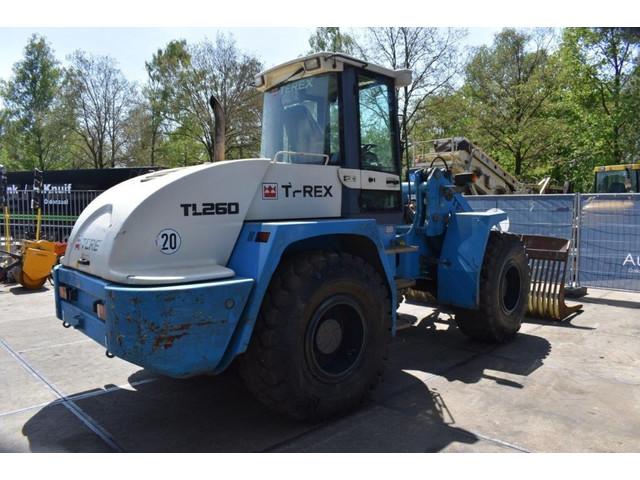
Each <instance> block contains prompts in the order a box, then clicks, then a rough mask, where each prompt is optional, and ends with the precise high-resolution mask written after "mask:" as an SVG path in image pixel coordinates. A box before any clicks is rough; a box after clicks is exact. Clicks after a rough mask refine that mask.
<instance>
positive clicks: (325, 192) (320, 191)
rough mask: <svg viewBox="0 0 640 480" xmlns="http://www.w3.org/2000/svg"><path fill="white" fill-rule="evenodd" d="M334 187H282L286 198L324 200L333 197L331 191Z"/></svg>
mask: <svg viewBox="0 0 640 480" xmlns="http://www.w3.org/2000/svg"><path fill="white" fill-rule="evenodd" d="M332 188H333V185H302V186H301V187H300V188H294V187H293V185H291V184H289V185H282V189H283V190H284V196H285V197H286V198H300V197H302V198H324V197H333V193H331V189H332Z"/></svg>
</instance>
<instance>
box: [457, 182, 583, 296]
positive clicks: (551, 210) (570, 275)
mask: <svg viewBox="0 0 640 480" xmlns="http://www.w3.org/2000/svg"><path fill="white" fill-rule="evenodd" d="M465 199H466V200H467V202H469V205H471V208H473V209H474V210H476V211H482V210H489V209H491V208H499V209H500V210H503V211H504V212H506V213H507V215H508V216H509V231H510V232H513V233H519V234H521V235H545V236H548V237H557V238H566V239H567V240H574V243H575V235H576V233H575V226H576V196H575V195H572V194H568V195H477V196H471V195H469V196H466V197H465ZM576 262H577V257H576V249H575V248H573V247H572V248H571V250H570V252H569V258H568V260H567V276H566V281H567V283H569V284H575V283H576Z"/></svg>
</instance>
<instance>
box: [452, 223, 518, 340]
mask: <svg viewBox="0 0 640 480" xmlns="http://www.w3.org/2000/svg"><path fill="white" fill-rule="evenodd" d="M529 283H530V274H529V265H528V259H527V255H526V253H525V249H524V245H523V244H522V242H521V241H520V239H519V238H518V237H517V236H516V235H512V234H507V233H501V232H496V231H492V232H491V233H490V234H489V242H488V244H487V248H486V251H485V256H484V262H483V264H482V270H481V273H480V308H479V309H478V310H463V309H458V310H456V322H457V323H458V327H459V328H460V330H461V331H462V333H464V334H465V335H467V336H468V337H471V338H473V339H475V340H480V341H484V342H499V343H501V342H506V341H508V340H510V339H511V338H513V336H514V335H515V334H516V333H517V332H518V330H520V326H521V324H522V319H523V318H524V315H525V313H526V310H527V302H528V296H529Z"/></svg>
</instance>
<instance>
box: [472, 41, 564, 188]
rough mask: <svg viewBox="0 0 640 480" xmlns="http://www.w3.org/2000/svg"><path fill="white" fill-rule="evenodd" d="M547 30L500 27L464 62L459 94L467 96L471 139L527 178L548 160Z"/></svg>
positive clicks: (550, 72) (553, 128)
mask: <svg viewBox="0 0 640 480" xmlns="http://www.w3.org/2000/svg"><path fill="white" fill-rule="evenodd" d="M549 42H550V34H549V32H547V31H541V30H538V31H534V32H532V33H528V32H518V31H516V30H513V29H505V30H503V31H502V32H500V33H499V34H498V35H496V37H495V40H494V43H493V45H492V46H491V47H481V48H479V49H478V50H477V51H476V53H475V54H474V55H473V57H472V58H471V61H470V62H469V63H468V64H467V68H466V76H465V85H464V87H463V92H464V93H465V94H466V95H467V96H468V98H469V100H470V105H469V107H470V113H471V114H472V115H473V116H474V127H475V128H474V130H475V132H477V137H478V138H476V141H478V142H481V143H482V145H483V146H485V147H486V148H487V149H488V150H489V151H492V152H494V155H495V157H496V159H497V160H498V161H501V162H504V163H505V166H507V167H509V166H511V167H512V168H513V171H514V173H515V174H516V175H517V176H524V178H526V177H530V176H531V173H533V172H536V171H540V170H544V169H543V168H540V167H542V166H543V164H544V163H545V162H547V161H548V159H549V154H550V153H551V150H552V148H553V146H554V144H555V140H556V138H555V134H556V132H557V125H558V119H556V118H554V116H553V111H552V108H551V107H552V98H553V95H554V94H555V89H556V88H557V74H556V72H557V68H556V67H555V65H554V64H553V61H552V60H551V59H550V57H549V51H548V45H549Z"/></svg>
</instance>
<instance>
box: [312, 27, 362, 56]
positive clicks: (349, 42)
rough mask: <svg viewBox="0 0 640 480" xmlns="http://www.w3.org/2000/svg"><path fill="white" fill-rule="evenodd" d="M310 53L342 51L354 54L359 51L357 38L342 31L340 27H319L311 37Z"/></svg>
mask: <svg viewBox="0 0 640 480" xmlns="http://www.w3.org/2000/svg"><path fill="white" fill-rule="evenodd" d="M309 47H310V48H311V50H310V51H309V53H316V52H340V53H346V54H348V55H353V54H355V53H356V52H358V46H357V43H356V41H355V39H354V38H353V37H352V36H351V35H349V34H348V33H343V32H341V31H340V27H319V28H316V31H315V32H314V34H313V35H312V36H311V37H310V38H309Z"/></svg>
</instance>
